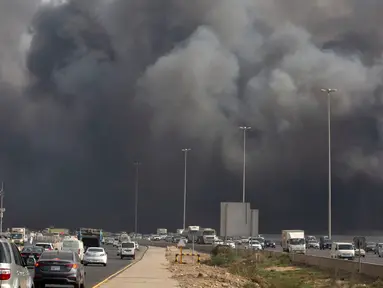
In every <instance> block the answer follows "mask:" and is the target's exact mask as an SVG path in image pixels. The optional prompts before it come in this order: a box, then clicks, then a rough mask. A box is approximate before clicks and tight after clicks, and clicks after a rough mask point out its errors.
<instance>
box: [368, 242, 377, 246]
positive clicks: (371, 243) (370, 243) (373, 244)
mask: <svg viewBox="0 0 383 288" xmlns="http://www.w3.org/2000/svg"><path fill="white" fill-rule="evenodd" d="M367 246H375V243H374V242H368V243H367Z"/></svg>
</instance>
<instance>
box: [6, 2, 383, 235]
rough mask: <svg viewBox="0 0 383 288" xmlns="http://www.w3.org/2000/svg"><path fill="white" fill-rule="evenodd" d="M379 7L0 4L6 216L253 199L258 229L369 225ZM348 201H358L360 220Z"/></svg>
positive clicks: (373, 204) (175, 210)
mask: <svg viewBox="0 0 383 288" xmlns="http://www.w3.org/2000/svg"><path fill="white" fill-rule="evenodd" d="M382 6H383V4H382V3H381V1H378V0H371V1H357V0H352V1H336V3H335V2H334V1H327V0H326V1H324V0H321V1H319V0H318V1H300V0H289V1H285V0H278V1H267V0H237V1H231V0H196V1H186V0H185V1H183V0H157V1H152V0H93V1H90V0H72V1H71V0H66V1H65V0H61V1H59V0H56V1H54V0H51V1H48V0H45V1H38V0H29V1H2V2H1V3H0V96H1V97H0V101H1V106H0V107H1V114H0V121H1V122H0V123H1V124H0V136H1V142H0V143H1V144H0V160H1V161H0V168H1V170H0V171H1V175H2V176H1V178H2V179H3V180H4V181H5V183H6V185H5V187H6V198H5V207H6V208H7V212H6V216H5V217H6V218H5V219H6V221H5V224H6V226H15V225H17V226H19V225H27V226H32V227H45V226H48V225H56V226H69V227H75V226H100V227H103V228H105V229H115V230H117V229H124V230H130V229H132V228H133V223H134V221H133V215H134V212H133V211H134V204H133V203H134V182H135V181H134V179H135V178H134V177H135V174H134V171H135V170H134V167H133V161H134V160H140V161H141V162H142V165H141V167H140V174H139V178H140V187H139V195H140V201H139V203H140V205H139V225H140V228H141V230H142V231H144V230H146V231H148V230H153V229H154V228H156V227H168V228H169V229H173V230H174V229H176V228H181V227H180V226H181V225H182V189H183V155H182V152H181V148H185V147H190V148H192V150H191V151H190V153H189V159H188V161H189V162H188V210H187V222H188V224H189V225H201V226H213V227H217V226H218V221H219V219H218V218H219V216H218V215H219V202H220V201H240V200H241V189H242V187H241V172H242V170H241V167H242V155H243V150H242V135H241V131H240V130H239V129H238V126H240V125H249V126H251V127H252V131H251V132H249V134H248V138H247V140H248V142H247V163H248V169H247V193H248V194H247V198H248V200H249V201H251V202H252V203H253V206H254V207H256V208H258V209H260V218H261V219H260V221H261V230H262V231H263V232H275V231H278V230H280V229H284V228H292V227H295V228H303V229H307V230H311V231H313V232H319V231H324V230H325V229H326V227H327V189H328V184H327V171H328V170H327V169H328V165H327V157H328V150H327V149H328V148H327V145H328V144H327V131H328V130H327V110H326V109H327V102H326V99H327V98H326V97H327V96H326V95H325V94H323V93H322V92H321V88H337V89H338V92H337V93H334V94H333V95H332V98H331V102H332V122H331V123H332V165H333V185H332V187H333V214H334V223H333V224H334V229H335V230H336V231H338V232H339V233H341V232H345V231H351V230H360V229H367V230H374V229H379V227H380V223H379V221H377V219H380V217H381V212H379V211H380V209H379V203H380V202H381V201H382V200H383V199H382V197H383V196H382V195H381V193H380V192H381V188H382V168H383V165H382V163H383V162H382V161H383V150H382V148H383V147H382V143H383V142H382V135H383V134H382V132H383V129H382V128H383V125H382V123H383V118H382V116H381V115H382V96H383V94H382V91H383V90H382V69H383V65H382V58H381V53H382V48H383V42H382V39H383V38H382V35H381V34H382V32H381V29H380V27H381V24H382V23H381V22H382V20H381V17H380V14H379V13H378V11H381V9H382V8H383V7H382ZM355 211H358V212H357V213H356V212H355Z"/></svg>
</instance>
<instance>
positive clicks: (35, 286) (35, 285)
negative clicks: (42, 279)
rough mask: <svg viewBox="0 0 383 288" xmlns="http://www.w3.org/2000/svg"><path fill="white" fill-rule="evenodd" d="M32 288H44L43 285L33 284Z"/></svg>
mask: <svg viewBox="0 0 383 288" xmlns="http://www.w3.org/2000/svg"><path fill="white" fill-rule="evenodd" d="M33 287H34V288H44V287H45V285H44V284H42V283H36V282H35V283H33Z"/></svg>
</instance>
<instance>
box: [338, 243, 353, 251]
mask: <svg viewBox="0 0 383 288" xmlns="http://www.w3.org/2000/svg"><path fill="white" fill-rule="evenodd" d="M338 249H339V250H354V246H353V245H351V244H339V245H338Z"/></svg>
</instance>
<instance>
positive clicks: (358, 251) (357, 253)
mask: <svg viewBox="0 0 383 288" xmlns="http://www.w3.org/2000/svg"><path fill="white" fill-rule="evenodd" d="M355 256H358V257H359V256H360V257H366V251H365V250H364V249H362V248H360V249H358V248H355Z"/></svg>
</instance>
